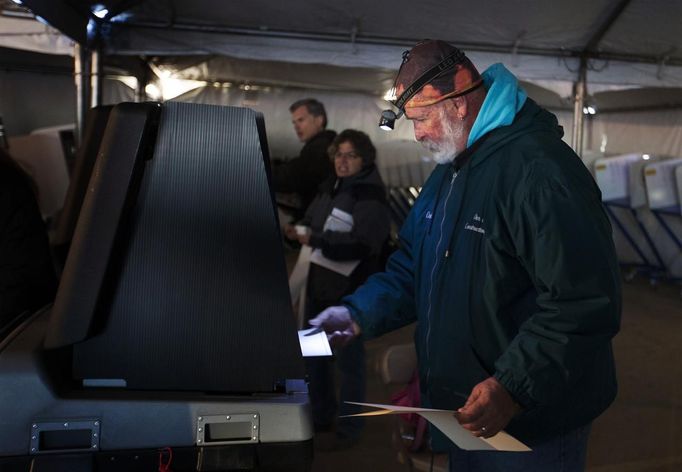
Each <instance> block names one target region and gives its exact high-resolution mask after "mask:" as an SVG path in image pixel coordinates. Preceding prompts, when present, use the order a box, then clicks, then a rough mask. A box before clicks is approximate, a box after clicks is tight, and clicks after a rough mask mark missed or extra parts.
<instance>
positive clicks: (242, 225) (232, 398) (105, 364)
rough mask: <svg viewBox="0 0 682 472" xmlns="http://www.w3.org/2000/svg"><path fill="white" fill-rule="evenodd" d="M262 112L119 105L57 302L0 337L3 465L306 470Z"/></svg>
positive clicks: (308, 433)
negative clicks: (164, 464) (162, 463)
mask: <svg viewBox="0 0 682 472" xmlns="http://www.w3.org/2000/svg"><path fill="white" fill-rule="evenodd" d="M303 377H304V368H303V361H302V357H301V351H300V347H299V345H298V335H297V331H296V326H295V321H294V317H293V314H292V313H291V304H290V300H289V292H288V286H287V275H286V268H285V263H284V257H283V254H282V247H281V240H280V234H279V230H278V224H277V216H276V209H275V203H274V199H273V197H272V193H271V192H270V186H269V157H268V147H267V142H266V139H265V132H264V126H263V121H262V117H261V116H260V115H258V114H257V113H255V112H254V111H252V110H248V109H244V108H233V107H217V106H210V105H197V104H187V103H166V104H164V105H160V104H153V103H146V104H121V105H117V106H116V107H115V108H114V109H113V110H112V111H111V114H110V117H109V119H108V123H107V126H106V130H105V132H104V136H103V138H102V143H101V147H100V151H99V156H98V158H97V160H96V163H95V167H94V170H93V171H92V177H91V179H90V181H89V184H88V187H87V193H86V196H85V199H84V201H83V205H82V209H81V211H80V215H79V217H78V222H77V224H76V228H75V231H74V235H73V242H72V246H71V250H70V251H69V255H68V258H67V260H66V264H65V267H64V272H63V276H62V279H61V283H60V286H59V289H58V293H57V296H56V299H55V302H54V304H53V305H52V306H49V307H46V308H45V309H43V310H41V311H40V312H38V313H35V314H30V315H28V316H26V317H25V319H23V320H22V323H21V324H20V325H18V326H17V327H16V329H14V330H13V331H12V332H11V333H10V334H9V336H7V337H6V338H5V339H2V340H0V392H2V402H0V418H2V421H1V422H0V469H1V470H3V472H4V471H14V470H16V471H28V470H31V471H38V472H40V471H51V470H69V471H76V472H78V471H90V470H98V471H99V470H112V471H113V470H118V471H121V470H126V471H129V470H130V471H133V470H159V467H160V465H159V464H160V463H159V461H168V459H169V456H170V455H171V454H172V456H173V464H172V465H171V466H170V468H171V469H172V470H174V471H183V470H192V471H195V470H206V471H208V470H263V471H299V470H300V471H307V470H309V469H310V465H311V461H312V434H313V433H312V421H311V417H310V407H309V402H308V394H307V389H306V385H305V382H304V381H303V380H302V379H303Z"/></svg>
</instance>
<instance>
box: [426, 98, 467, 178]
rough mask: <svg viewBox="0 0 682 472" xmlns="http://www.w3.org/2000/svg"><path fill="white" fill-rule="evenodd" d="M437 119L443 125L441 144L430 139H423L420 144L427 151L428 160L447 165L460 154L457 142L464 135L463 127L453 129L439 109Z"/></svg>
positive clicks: (450, 122)
mask: <svg viewBox="0 0 682 472" xmlns="http://www.w3.org/2000/svg"><path fill="white" fill-rule="evenodd" d="M439 119H440V121H441V123H443V140H442V141H441V142H437V141H433V140H431V139H424V140H422V141H421V142H420V143H421V145H422V146H424V147H425V148H426V150H427V151H429V153H430V156H429V158H430V159H431V160H432V161H434V162H436V164H448V163H450V162H452V161H454V160H455V157H457V155H458V154H459V153H460V152H461V150H460V149H458V147H457V144H456V143H457V142H458V141H459V140H460V139H461V137H462V135H463V134H464V126H463V125H461V124H460V125H458V126H457V127H454V126H453V125H452V121H450V120H449V119H448V118H447V117H446V116H445V113H444V111H443V109H442V108H441V110H440V116H439Z"/></svg>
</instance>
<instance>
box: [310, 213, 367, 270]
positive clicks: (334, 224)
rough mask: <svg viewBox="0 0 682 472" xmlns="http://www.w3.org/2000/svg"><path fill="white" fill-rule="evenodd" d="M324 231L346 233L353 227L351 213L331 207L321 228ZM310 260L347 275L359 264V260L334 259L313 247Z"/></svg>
mask: <svg viewBox="0 0 682 472" xmlns="http://www.w3.org/2000/svg"><path fill="white" fill-rule="evenodd" d="M322 229H323V230H324V231H338V232H339V233H348V232H350V231H351V230H352V229H353V215H351V214H350V213H348V212H345V211H343V210H339V209H338V208H334V209H332V212H331V213H330V214H329V216H328V217H327V220H326V221H325V223H324V226H323V228H322ZM310 262H312V263H313V264H317V265H319V266H322V267H324V268H325V269H329V270H331V271H334V272H336V273H337V274H341V275H343V276H346V277H348V276H349V275H350V274H351V273H352V272H353V271H354V270H355V268H356V267H357V266H358V265H359V264H360V260H359V259H357V260H350V261H334V260H331V259H327V258H326V257H324V256H323V255H322V250H321V249H315V250H314V251H313V253H312V255H311V256H310Z"/></svg>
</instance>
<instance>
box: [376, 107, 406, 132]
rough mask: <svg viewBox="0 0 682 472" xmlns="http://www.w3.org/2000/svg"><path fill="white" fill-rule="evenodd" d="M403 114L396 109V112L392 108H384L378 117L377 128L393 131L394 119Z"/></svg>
mask: <svg viewBox="0 0 682 472" xmlns="http://www.w3.org/2000/svg"><path fill="white" fill-rule="evenodd" d="M402 115H403V111H402V110H400V111H398V114H397V115H396V113H395V112H394V111H393V110H384V111H382V112H381V119H379V128H381V129H383V130H384V131H393V126H394V125H395V120H397V119H398V118H400V117H401V116H402Z"/></svg>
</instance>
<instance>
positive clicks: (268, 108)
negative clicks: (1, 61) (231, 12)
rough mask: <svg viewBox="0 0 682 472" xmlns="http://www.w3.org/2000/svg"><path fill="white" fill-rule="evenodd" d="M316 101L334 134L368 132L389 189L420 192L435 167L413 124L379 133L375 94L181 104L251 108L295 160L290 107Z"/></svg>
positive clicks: (271, 91)
mask: <svg viewBox="0 0 682 472" xmlns="http://www.w3.org/2000/svg"><path fill="white" fill-rule="evenodd" d="M308 97H312V98H315V99H317V100H319V101H321V102H322V103H323V104H324V105H325V109H326V110H327V117H328V128H329V129H333V130H336V131H337V132H339V131H342V130H344V129H346V128H354V129H358V130H361V131H364V132H365V133H367V134H368V135H369V137H370V138H371V139H372V141H373V142H374V144H375V146H376V147H377V162H378V165H379V168H380V170H381V171H382V174H383V175H384V178H385V179H386V180H387V183H388V184H389V185H396V186H420V185H421V184H422V183H423V180H424V178H425V177H426V176H428V172H429V171H430V169H431V168H432V167H433V163H431V162H429V161H428V157H427V153H426V152H425V151H423V150H422V149H421V146H420V145H419V144H417V143H416V142H415V140H414V134H413V129H412V124H411V123H410V122H409V121H408V120H406V119H401V120H398V121H396V127H395V129H394V130H393V131H391V132H386V131H383V130H381V129H379V126H378V122H379V116H380V114H381V110H383V109H385V108H388V106H389V105H388V103H387V102H385V101H384V100H382V99H381V98H379V97H376V96H374V95H371V94H365V93H358V92H345V91H329V90H312V89H299V88H289V87H263V88H261V89H259V90H254V89H250V90H248V91H247V90H244V89H243V87H242V88H239V87H224V86H216V87H214V86H207V87H201V88H198V89H195V90H193V91H191V92H188V93H186V94H184V95H181V96H180V97H177V98H175V99H174V100H176V101H184V102H192V103H204V104H213V105H230V106H246V107H249V108H253V109H254V110H256V111H259V112H261V113H262V114H263V116H264V119H265V130H266V134H267V137H268V146H269V147H270V155H271V156H272V157H274V158H284V159H287V158H292V157H295V156H297V155H298V153H299V151H300V150H301V147H302V144H301V143H300V142H299V141H298V140H297V139H296V136H295V134H294V131H293V128H292V125H291V115H290V113H289V106H290V105H291V104H292V103H294V102H295V101H297V100H300V99H302V98H308ZM555 114H556V115H557V119H558V121H559V124H560V125H561V126H563V128H564V138H563V139H564V141H566V142H567V143H570V140H571V133H572V120H573V115H572V113H571V112H565V111H559V112H555Z"/></svg>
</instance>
